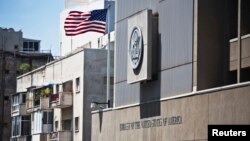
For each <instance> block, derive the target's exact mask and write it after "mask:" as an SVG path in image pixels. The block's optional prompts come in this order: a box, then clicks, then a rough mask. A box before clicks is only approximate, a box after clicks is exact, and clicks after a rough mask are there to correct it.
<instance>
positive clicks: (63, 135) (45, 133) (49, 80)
mask: <svg viewBox="0 0 250 141" xmlns="http://www.w3.org/2000/svg"><path fill="white" fill-rule="evenodd" d="M106 38H107V35H106V36H103V37H102V41H103V42H100V45H101V44H104V45H105V46H104V47H102V46H100V47H101V48H96V47H94V48H92V46H91V45H92V43H88V44H86V45H84V46H82V47H79V48H77V49H76V50H74V51H73V52H71V53H70V54H68V55H67V56H64V57H62V58H60V59H59V60H55V61H53V62H50V63H48V64H46V65H44V66H42V67H40V68H38V69H35V70H33V71H31V72H28V73H26V74H23V75H21V76H19V77H17V92H16V93H15V94H13V95H12V137H11V140H13V141H23V140H24V141H71V140H72V141H73V140H74V141H80V140H83V141H89V140H90V138H91V102H93V101H94V102H96V101H99V102H106V91H107V50H106V45H107V42H104V41H107V40H105V39H106ZM110 47H111V54H113V53H112V52H113V51H112V50H113V47H114V33H111V43H110ZM111 60H113V55H112V56H111ZM112 68H113V63H112V61H111V80H112V78H113V69H112ZM112 82H113V81H111V85H110V91H111V93H113V88H112ZM102 106H103V107H104V108H105V107H106V106H107V104H103V105H102Z"/></svg>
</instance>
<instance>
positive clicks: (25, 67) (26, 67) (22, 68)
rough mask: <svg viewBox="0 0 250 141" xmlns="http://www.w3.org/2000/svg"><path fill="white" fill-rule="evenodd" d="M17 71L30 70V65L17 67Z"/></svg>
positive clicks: (24, 64)
mask: <svg viewBox="0 0 250 141" xmlns="http://www.w3.org/2000/svg"><path fill="white" fill-rule="evenodd" d="M19 69H20V70H22V71H29V70H30V64H28V63H22V64H21V65H20V66H19Z"/></svg>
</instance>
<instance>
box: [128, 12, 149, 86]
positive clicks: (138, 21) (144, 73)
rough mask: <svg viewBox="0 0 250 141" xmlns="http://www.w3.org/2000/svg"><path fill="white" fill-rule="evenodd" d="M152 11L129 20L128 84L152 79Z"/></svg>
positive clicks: (137, 14)
mask: <svg viewBox="0 0 250 141" xmlns="http://www.w3.org/2000/svg"><path fill="white" fill-rule="evenodd" d="M152 17H153V16H152V10H148V9H146V10H143V11H140V12H138V13H135V14H134V15H132V16H131V17H129V18H128V35H127V37H128V41H127V45H128V50H127V51H128V55H127V56H128V57H127V83H128V84H131V83H136V82H141V81H146V80H150V79H151V75H152V74H151V72H152V71H151V65H152V51H151V48H152Z"/></svg>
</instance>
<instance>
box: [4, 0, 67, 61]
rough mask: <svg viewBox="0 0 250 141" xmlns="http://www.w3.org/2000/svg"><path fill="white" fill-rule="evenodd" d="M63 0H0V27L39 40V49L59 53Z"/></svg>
mask: <svg viewBox="0 0 250 141" xmlns="http://www.w3.org/2000/svg"><path fill="white" fill-rule="evenodd" d="M63 8H64V0H0V27H3V28H14V29H15V31H19V30H21V31H22V32H23V37H24V38H31V39H38V40H41V50H50V49H51V51H52V54H53V55H55V56H58V55H60V51H59V50H60V32H59V31H60V30H59V26H60V12H61V11H62V10H63Z"/></svg>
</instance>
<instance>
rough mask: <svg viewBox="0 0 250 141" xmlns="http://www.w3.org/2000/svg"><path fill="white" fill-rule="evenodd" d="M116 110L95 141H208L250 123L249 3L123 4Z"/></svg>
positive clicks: (122, 0) (97, 128)
mask: <svg viewBox="0 0 250 141" xmlns="http://www.w3.org/2000/svg"><path fill="white" fill-rule="evenodd" d="M115 7H116V14H115V15H116V18H115V31H116V33H115V36H116V42H115V58H114V60H115V64H114V103H113V107H112V108H109V109H104V110H97V111H92V141H166V140H169V141H171V140H207V139H208V125H219V124H222V125H236V124H243V125H247V124H250V120H249V119H250V110H249V107H250V26H249V25H250V17H249V14H250V13H249V12H250V11H249V8H250V1H249V0H219V1H218V0H186V1H183V0H117V1H116V6H115Z"/></svg>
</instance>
